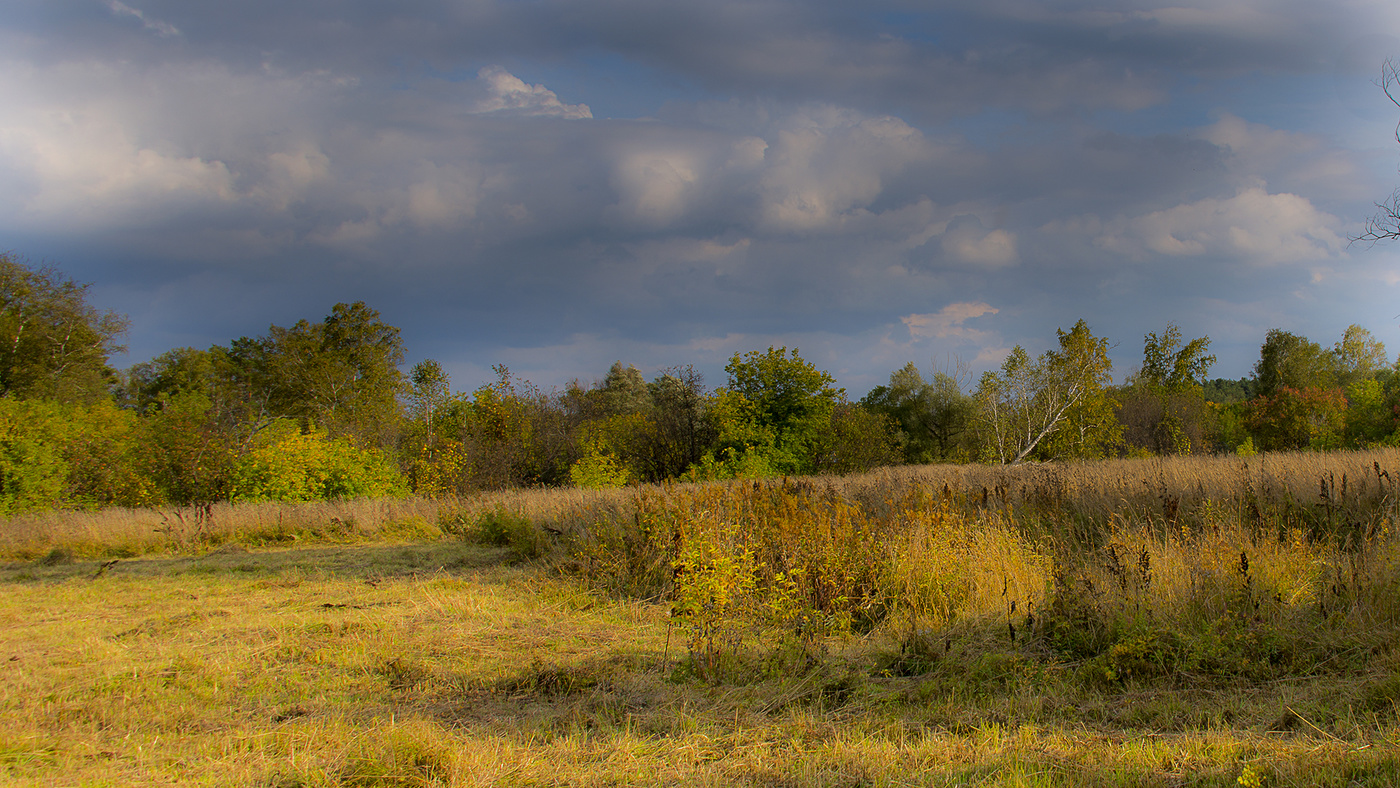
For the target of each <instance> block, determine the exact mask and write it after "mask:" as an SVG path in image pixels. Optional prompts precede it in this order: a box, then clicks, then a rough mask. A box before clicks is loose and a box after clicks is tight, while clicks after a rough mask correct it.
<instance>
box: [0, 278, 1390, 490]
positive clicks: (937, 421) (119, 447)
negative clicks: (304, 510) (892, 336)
mask: <svg viewBox="0 0 1400 788" xmlns="http://www.w3.org/2000/svg"><path fill="white" fill-rule="evenodd" d="M124 329H125V320H124V318H122V317H120V316H118V315H114V314H112V313H108V312H101V311H99V310H96V309H94V308H92V307H91V306H90V305H88V304H87V302H86V286H85V285H81V284H79V283H76V282H73V281H72V280H70V279H67V278H66V277H64V276H63V275H61V274H60V273H59V272H57V271H54V270H53V269H48V268H39V269H36V268H32V267H30V266H28V265H26V264H25V263H24V262H23V261H21V260H18V259H16V258H14V257H13V256H10V255H0V514H12V513H17V512H23V511H28V510H33V509H41V508H50V507H101V506H113V505H116V506H158V505H165V504H177V505H188V504H205V503H211V502H214V501H221V500H235V501H238V500H284V501H297V500H317V499H326V498H341V497H363V496H383V495H400V494H408V493H417V494H422V495H453V494H456V495H461V494H469V493H471V492H473V491H476V490H482V489H499V488H504V487H512V486H564V485H577V486H584V487H609V486H620V485H625V484H628V483H632V482H652V481H660V480H666V479H688V480H705V479H725V478H736V477H761V476H777V475H796V474H809V473H848V472H855V471H862V470H867V469H870V468H874V467H878V466H882V465H891V464H898V463H930V462H999V463H1016V462H1024V461H1030V460H1055V459H1074V458H1080V459H1088V458H1098V457H1107V456H1121V455H1146V454H1189V453H1204V452H1220V451H1239V452H1242V453H1249V452H1253V451H1256V450H1273V449H1298V448H1311V449H1318V450H1323V449H1331V448H1340V447H1347V446H1367V445H1376V444H1393V443H1395V442H1397V441H1400V437H1397V435H1396V428H1397V419H1396V412H1397V405H1400V380H1396V377H1395V375H1394V369H1393V367H1392V366H1391V365H1390V364H1389V363H1388V361H1387V359H1386V357H1385V350H1384V348H1383V347H1382V346H1381V344H1380V343H1379V342H1378V341H1376V340H1375V339H1374V338H1373V337H1372V336H1371V335H1370V334H1369V333H1368V332H1367V331H1365V329H1362V328H1359V327H1356V326H1353V327H1351V328H1350V329H1348V330H1347V332H1346V334H1345V336H1343V338H1342V340H1341V341H1340V342H1338V343H1337V344H1336V345H1335V346H1334V347H1333V348H1332V349H1330V350H1324V349H1323V348H1322V347H1321V346H1320V345H1318V344H1316V343H1314V342H1311V341H1309V340H1307V339H1306V338H1303V337H1297V336H1294V335H1292V334H1287V333H1285V332H1281V331H1271V332H1270V333H1269V335H1268V337H1267V338H1266V339H1265V342H1264V345H1263V347H1262V348H1261V355H1260V360H1259V363H1258V365H1257V366H1256V369H1255V374H1254V376H1253V377H1251V378H1248V379H1245V380H1241V381H1222V380H1213V381H1210V380H1207V379H1206V375H1207V373H1208V371H1209V369H1210V367H1211V365H1212V364H1213V363H1214V361H1215V359H1214V357H1213V356H1211V355H1209V353H1208V349H1209V344H1210V341H1209V339H1208V338H1205V337H1202V338H1198V339H1192V340H1189V341H1188V340H1186V339H1185V338H1184V337H1183V335H1182V333H1181V331H1180V330H1179V329H1178V328H1177V327H1176V326H1174V325H1169V326H1168V327H1167V328H1166V329H1165V330H1164V331H1163V332H1162V333H1161V334H1148V335H1147V336H1146V337H1145V342H1144V349H1143V361H1142V364H1141V367H1140V369H1139V370H1138V371H1136V372H1134V373H1133V374H1131V375H1129V376H1128V378H1127V380H1126V382H1124V383H1122V384H1119V385H1115V384H1114V383H1113V378H1112V364H1111V362H1110V360H1109V358H1108V343H1107V340H1105V339H1102V338H1099V337H1095V336H1093V334H1092V333H1091V331H1090V329H1089V327H1088V326H1087V325H1086V324H1085V323H1084V322H1083V321H1080V322H1079V323H1077V324H1076V325H1075V326H1074V327H1072V328H1071V329H1070V330H1069V331H1067V332H1066V331H1061V332H1059V342H1058V347H1056V348H1055V349H1054V350H1051V351H1049V352H1047V353H1045V354H1043V355H1041V356H1039V357H1032V356H1030V355H1029V354H1028V353H1027V352H1026V351H1024V350H1023V349H1022V348H1019V347H1018V348H1016V349H1014V350H1013V352H1012V353H1011V354H1010V356H1009V357H1008V358H1007V359H1006V361H1005V363H1004V364H1003V365H1002V366H1001V368H1000V369H998V370H994V371H991V372H987V373H985V374H984V375H982V376H981V378H980V379H979V380H978V381H976V383H975V385H973V381H972V380H971V379H970V376H969V375H967V374H966V372H965V371H964V370H962V369H960V368H957V367H954V368H952V369H947V370H941V371H936V372H933V373H932V375H931V377H929V378H925V377H924V375H923V374H922V373H921V372H920V371H919V369H918V368H917V367H916V366H915V365H914V364H909V365H907V366H905V367H904V368H903V369H900V370H898V371H896V372H894V373H893V374H892V375H891V377H890V381H889V384H888V385H886V386H881V387H879V388H877V389H875V390H874V391H872V392H870V393H869V394H868V395H867V396H866V397H865V398H863V399H861V400H860V401H858V402H853V401H851V400H850V399H848V398H847V396H846V393H845V392H844V391H843V390H842V389H840V388H838V387H836V385H835V381H834V380H833V379H832V377H831V375H830V374H828V373H827V372H824V371H822V370H819V369H817V368H816V367H815V366H813V365H812V364H810V363H809V362H807V361H805V360H804V359H802V358H801V356H800V355H799V354H798V353H797V351H795V350H793V351H789V350H788V349H787V348H769V349H768V350H766V351H754V352H750V353H747V354H735V355H734V356H733V357H732V358H731V359H730V361H729V364H728V365H727V366H726V368H725V372H726V374H727V379H726V380H725V381H724V384H723V385H722V386H720V387H718V388H715V389H711V388H709V387H708V386H707V385H706V383H705V381H704V379H703V378H702V376H701V375H700V374H699V373H698V372H697V371H696V370H695V369H694V368H693V367H690V366H680V367H675V368H671V369H667V370H664V371H662V372H661V373H660V374H658V375H656V376H655V377H653V378H652V379H650V380H648V379H646V378H645V377H644V376H643V374H642V373H641V372H640V371H639V370H637V369H636V368H635V367H631V366H626V365H623V364H622V363H621V362H619V363H617V364H614V365H613V366H612V368H611V369H610V370H608V371H607V373H606V375H605V376H604V377H603V378H602V379H601V380H599V381H596V382H593V383H587V384H585V383H582V382H574V383H572V384H570V385H569V386H567V387H565V388H564V389H563V390H562V391H558V390H555V391H548V392H546V391H542V390H540V389H539V388H537V387H536V386H534V385H532V384H530V383H529V382H528V381H524V380H520V379H518V378H516V377H515V376H513V375H512V374H511V373H510V372H509V370H507V369H506V368H504V367H497V368H496V373H497V379H496V380H495V381H494V382H492V383H490V384H487V385H484V386H481V387H480V388H478V389H476V390H475V391H472V392H470V393H459V394H453V393H452V392H451V386H450V380H449V379H448V376H447V374H446V372H445V371H444V370H443V369H442V367H441V365H440V364H438V363H437V362H435V361H431V360H429V361H424V362H422V363H420V364H417V365H415V366H414V367H412V369H410V370H409V371H408V373H407V374H405V373H404V372H403V371H402V370H401V366H402V364H403V359H404V348H403V344H402V340H401V338H400V335H399V331H398V329H396V328H394V327H393V326H390V325H387V324H385V323H384V322H383V320H382V319H381V318H380V316H379V314H378V313H377V312H376V311H375V310H374V309H372V308H370V307H369V306H367V305H365V304H364V303H359V302H357V303H354V304H337V305H335V306H334V307H333V308H332V310H331V313H330V314H329V315H327V316H326V317H325V318H323V319H322V320H320V321H318V322H310V321H307V320H302V321H300V322H298V323H296V324H295V325H292V326H290V327H281V326H276V325H274V326H271V327H269V329H268V331H267V333H266V334H264V335H261V336H257V337H242V338H239V339H236V340H234V341H232V342H230V343H229V344H228V345H216V346H214V347H211V348H208V349H199V348H179V349H175V350H171V351H169V352H167V353H165V354H162V355H161V356H158V357H157V358H155V359H153V360H151V361H150V362H148V363H145V364H137V365H135V366H133V367H131V368H130V369H128V370H125V371H122V372H118V371H116V370H114V369H112V368H111V367H110V366H109V365H108V359H109V358H110V356H111V354H113V353H115V352H119V351H120V349H121V348H120V346H119V344H118V340H119V338H120V336H121V334H122V332H123V331H124Z"/></svg>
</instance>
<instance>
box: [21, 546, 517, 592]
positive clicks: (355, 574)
mask: <svg viewBox="0 0 1400 788" xmlns="http://www.w3.org/2000/svg"><path fill="white" fill-rule="evenodd" d="M511 560H512V553H511V551H510V550H509V549H508V548H502V547H488V546H483V545H477V544H470V543H466V542H459V541H445V540H444V541H438V542H424V543H416V544H355V545H337V544H322V545H311V546H306V547H292V548H267V549H264V548H257V549H248V548H244V547H241V546H238V545H224V546H223V547H220V548H217V549H215V550H211V551H210V552H208V553H205V554H204V555H200V556H140V557H135V558H124V559H116V560H96V561H94V560H86V559H81V560H80V559H74V558H72V557H71V556H70V555H67V554H65V553H64V552H63V551H62V550H55V551H53V552H51V553H49V554H48V555H45V556H44V557H42V558H39V559H38V560H35V561H26V562H16V563H10V564H6V565H3V566H0V583H32V582H65V581H69V580H79V579H84V578H86V579H89V580H92V581H94V582H98V581H101V580H102V579H103V578H106V577H118V576H134V577H143V578H151V577H176V576H182V575H193V576H199V575H220V574H242V575H278V574H285V573H289V572H299V573H303V574H312V575H321V576H327V577H344V578H353V579H375V578H390V577H410V576H415V575H432V574H441V573H446V574H466V573H476V572H480V571H481V570H483V569H490V568H494V567H499V566H503V565H506V564H508V563H510V562H511Z"/></svg>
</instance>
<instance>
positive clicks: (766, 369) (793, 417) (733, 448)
mask: <svg viewBox="0 0 1400 788" xmlns="http://www.w3.org/2000/svg"><path fill="white" fill-rule="evenodd" d="M724 370H725V371H726V372H728V373H729V386H728V387H727V388H726V389H725V390H724V391H722V392H721V393H720V398H719V401H718V403H717V404H718V406H719V407H718V410H719V411H720V412H721V413H727V414H728V415H729V418H728V419H726V420H725V423H723V427H722V433H721V435H720V442H721V443H722V444H727V446H724V447H721V448H727V449H729V450H730V455H731V456H732V457H737V455H741V454H744V453H747V452H748V451H749V450H750V448H752V449H755V450H757V452H758V453H759V454H766V455H767V456H768V460H766V461H765V462H764V463H762V464H764V465H766V466H767V467H768V469H769V471H771V472H773V473H806V472H810V471H811V470H812V468H813V461H814V458H813V456H812V455H813V450H814V448H815V446H814V444H815V441H816V440H817V437H818V435H820V433H821V432H822V431H823V430H825V429H827V428H828V427H829V426H830V424H831V414H832V412H833V411H834V410H835V409H836V405H837V404H838V403H840V402H842V401H843V400H844V398H845V394H846V392H845V391H844V390H843V389H839V388H836V385H835V384H836V381H835V380H834V379H833V378H832V377H831V375H830V374H829V373H827V372H825V371H823V370H819V369H817V368H816V367H815V366H813V365H812V364H810V363H808V362H807V361H805V360H803V358H802V357H801V356H800V355H799V354H798V351H797V349H795V348H794V349H793V351H792V355H791V356H789V355H788V349H787V348H786V347H780V348H772V347H770V348H768V350H767V352H764V353H759V352H758V351H750V352H749V353H747V354H745V355H743V356H740V355H739V354H738V353H735V354H734V356H733V358H731V359H730V360H729V364H728V365H726V366H725V368H724Z"/></svg>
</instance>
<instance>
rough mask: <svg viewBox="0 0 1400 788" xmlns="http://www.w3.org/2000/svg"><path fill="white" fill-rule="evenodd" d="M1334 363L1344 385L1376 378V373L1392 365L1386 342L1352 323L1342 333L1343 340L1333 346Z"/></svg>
mask: <svg viewBox="0 0 1400 788" xmlns="http://www.w3.org/2000/svg"><path fill="white" fill-rule="evenodd" d="M1332 365H1333V367H1334V368H1335V369H1336V373H1337V377H1339V378H1340V379H1341V380H1340V381H1339V382H1340V383H1341V384H1342V385H1343V386H1350V385H1351V384H1352V383H1354V382H1356V381H1359V380H1365V379H1367V378H1374V377H1375V375H1376V373H1377V372H1379V371H1380V370H1382V369H1385V368H1386V367H1388V366H1389V365H1390V360H1389V359H1388V358H1386V355H1385V344H1384V343H1382V342H1381V341H1380V340H1379V339H1376V338H1375V336H1374V335H1372V334H1371V332H1370V331H1367V330H1366V329H1364V328H1362V327H1361V326H1358V325H1356V324H1352V325H1350V326H1347V330H1346V331H1344V332H1343V333H1342V341H1341V342H1338V343H1337V344H1335V345H1333V346H1332Z"/></svg>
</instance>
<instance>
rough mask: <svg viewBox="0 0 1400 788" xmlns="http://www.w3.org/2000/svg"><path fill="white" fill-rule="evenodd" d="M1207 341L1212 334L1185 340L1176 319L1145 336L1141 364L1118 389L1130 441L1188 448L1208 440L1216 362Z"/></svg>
mask: <svg viewBox="0 0 1400 788" xmlns="http://www.w3.org/2000/svg"><path fill="white" fill-rule="evenodd" d="M1209 347H1210V338H1209V337H1200V338H1197V339H1193V340H1191V341H1190V342H1183V341H1182V334H1181V329H1180V328H1178V327H1177V325H1176V324H1175V323H1168V324H1167V327H1166V330H1164V331H1163V332H1162V333H1161V334H1160V335H1159V334H1156V333H1149V334H1147V335H1146V336H1145V337H1143V351H1142V357H1143V358H1142V369H1141V370H1140V371H1139V372H1138V374H1137V375H1136V376H1135V378H1134V379H1133V380H1132V383H1131V385H1129V386H1126V387H1124V389H1123V390H1122V391H1120V392H1119V400H1120V402H1121V404H1122V408H1121V409H1120V411H1119V420H1120V421H1121V422H1122V424H1123V428H1124V436H1125V438H1126V440H1127V442H1128V444H1129V445H1130V446H1136V447H1139V448H1144V449H1148V450H1151V451H1153V452H1156V453H1158V454H1190V453H1191V451H1192V450H1193V449H1194V448H1197V447H1200V446H1201V445H1202V444H1203V443H1204V441H1205V434H1206V420H1207V414H1208V413H1209V410H1208V409H1207V408H1206V404H1205V397H1204V385H1205V376H1206V373H1207V372H1209V371H1210V367H1211V365H1213V364H1214V363H1215V356H1213V355H1210V354H1208V353H1206V350H1207V349H1209Z"/></svg>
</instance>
